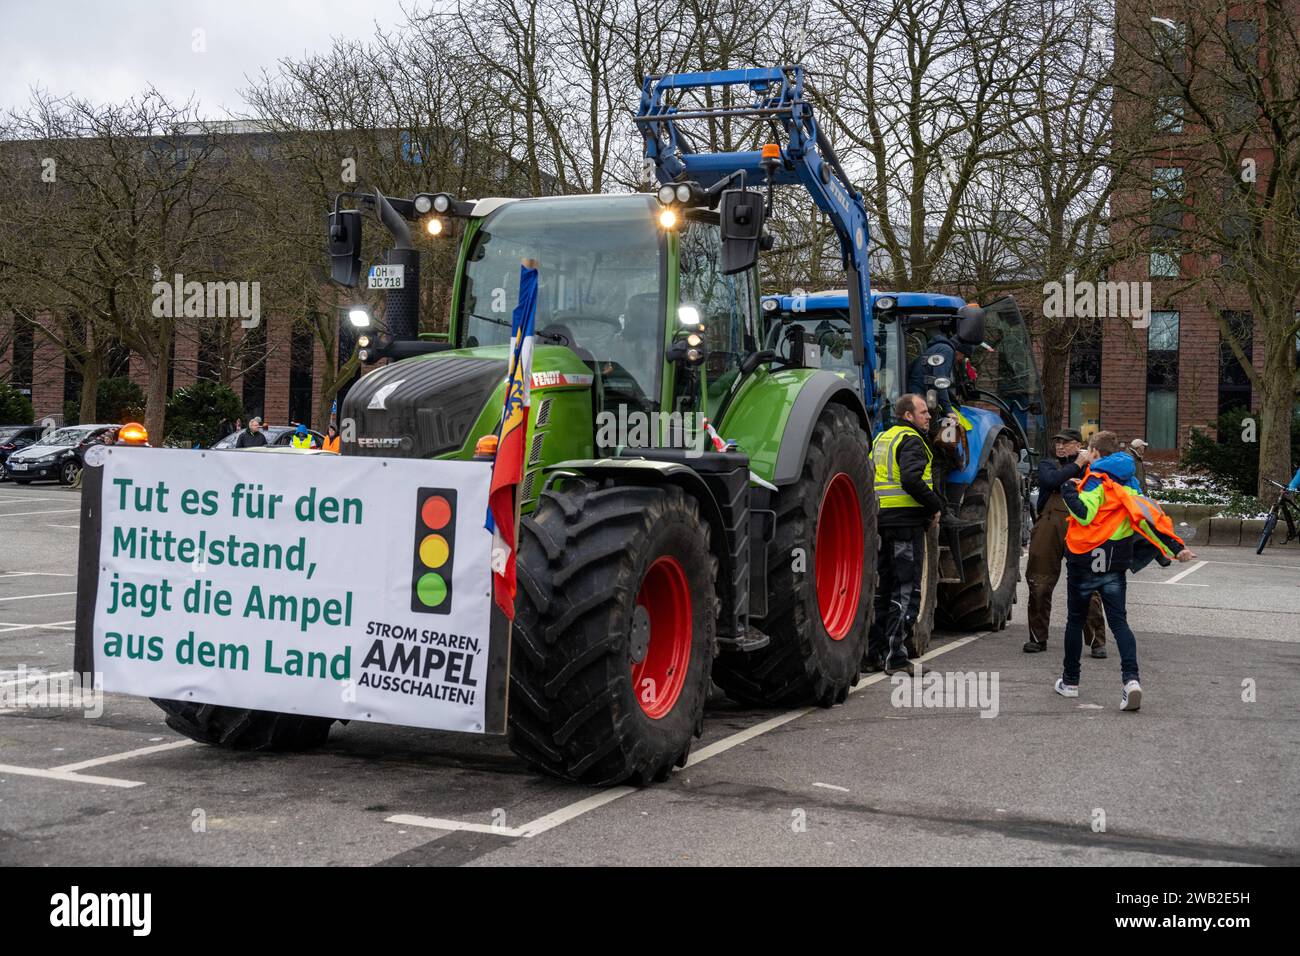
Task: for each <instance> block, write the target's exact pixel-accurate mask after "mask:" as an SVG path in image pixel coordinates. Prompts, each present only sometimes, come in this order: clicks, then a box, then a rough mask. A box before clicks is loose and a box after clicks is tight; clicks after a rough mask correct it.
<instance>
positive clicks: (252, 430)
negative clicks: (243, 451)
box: [235, 416, 266, 448]
mask: <svg viewBox="0 0 1300 956" xmlns="http://www.w3.org/2000/svg"><path fill="white" fill-rule="evenodd" d="M235 447H236V448H265V447H266V435H265V433H264V432H263V431H262V419H261V418H260V417H258V416H254V417H253V418H250V419H249V420H248V428H247V429H245V430H244V433H243V434H242V435H240V436H239V438H237V439H236V440H235Z"/></svg>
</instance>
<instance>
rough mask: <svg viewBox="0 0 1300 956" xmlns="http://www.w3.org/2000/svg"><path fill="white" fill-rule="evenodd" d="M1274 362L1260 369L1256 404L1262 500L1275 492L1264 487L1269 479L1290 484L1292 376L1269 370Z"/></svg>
mask: <svg viewBox="0 0 1300 956" xmlns="http://www.w3.org/2000/svg"><path fill="white" fill-rule="evenodd" d="M1271 358H1272V356H1270V359H1271ZM1275 361H1276V360H1273V361H1270V363H1269V365H1268V366H1266V367H1265V369H1264V382H1263V384H1264V388H1263V389H1261V391H1260V402H1259V490H1258V492H1257V494H1258V495H1259V497H1260V498H1263V499H1265V500H1272V498H1273V496H1274V495H1275V494H1276V493H1277V489H1276V488H1275V487H1273V486H1272V485H1270V484H1269V483H1268V482H1269V479H1270V478H1271V479H1272V480H1273V481H1276V482H1277V483H1278V484H1282V485H1285V484H1286V483H1287V482H1288V481H1290V480H1291V417H1292V415H1294V414H1295V411H1294V401H1295V398H1294V393H1293V391H1292V389H1291V387H1290V385H1291V379H1292V377H1293V373H1292V372H1291V370H1290V369H1289V368H1287V367H1285V364H1284V367H1283V368H1282V369H1280V370H1279V369H1275V368H1272V367H1271V366H1272V365H1273V364H1274V362H1275ZM1279 385H1285V386H1286V387H1278V386H1279Z"/></svg>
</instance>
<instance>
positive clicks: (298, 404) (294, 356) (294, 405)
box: [289, 322, 316, 424]
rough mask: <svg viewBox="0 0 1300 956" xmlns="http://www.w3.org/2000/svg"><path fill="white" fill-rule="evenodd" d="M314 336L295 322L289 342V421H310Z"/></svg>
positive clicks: (304, 326) (307, 422)
mask: <svg viewBox="0 0 1300 956" xmlns="http://www.w3.org/2000/svg"><path fill="white" fill-rule="evenodd" d="M315 342H316V337H315V336H314V335H312V334H311V329H309V328H307V326H306V324H305V323H301V322H300V323H296V324H295V325H294V328H293V338H292V339H290V343H289V421H290V422H291V423H292V422H303V423H304V424H310V423H311V379H312V375H311V372H312V368H311V367H312V359H313V358H314V354H313V353H314V349H313V345H314V344H315Z"/></svg>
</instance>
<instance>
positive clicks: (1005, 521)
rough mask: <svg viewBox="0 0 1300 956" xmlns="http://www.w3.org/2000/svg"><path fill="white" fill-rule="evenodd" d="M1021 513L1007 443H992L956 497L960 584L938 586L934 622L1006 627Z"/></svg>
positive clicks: (1015, 573) (1017, 567) (966, 627)
mask: <svg viewBox="0 0 1300 956" xmlns="http://www.w3.org/2000/svg"><path fill="white" fill-rule="evenodd" d="M1023 514H1024V509H1023V507H1022V506H1021V498H1020V474H1019V472H1018V471H1017V470H1016V456H1015V453H1014V452H1013V451H1012V449H1011V444H1010V443H1009V442H1007V441H1005V440H999V441H997V442H996V443H995V444H994V446H993V449H992V451H991V452H990V453H989V460H988V463H987V464H986V465H985V466H984V468H982V469H980V472H979V474H978V475H976V476H975V480H974V481H973V482H971V486H970V489H969V490H968V491H967V492H966V496H965V497H964V498H963V499H962V505H961V512H960V515H959V517H960V518H961V519H962V521H963V522H965V523H966V524H967V525H968V526H967V527H966V528H964V529H963V530H962V531H961V556H962V566H963V571H964V576H965V581H964V582H962V583H953V584H946V585H944V586H943V587H942V588H940V594H939V617H940V620H941V621H942V622H943V623H944V624H947V625H948V626H950V627H953V628H955V629H957V630H965V631H974V630H981V629H988V630H994V631H1000V630H1002V629H1003V628H1005V627H1006V626H1007V619H1008V618H1009V617H1010V616H1011V605H1012V604H1013V603H1014V602H1015V599H1016V582H1018V581H1019V580H1020V553H1021V550H1022V547H1023V546H1022V545H1021V542H1020V524H1021V516H1022V515H1023Z"/></svg>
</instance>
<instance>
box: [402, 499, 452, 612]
mask: <svg viewBox="0 0 1300 956" xmlns="http://www.w3.org/2000/svg"><path fill="white" fill-rule="evenodd" d="M455 550H456V491H455V489H452V488H421V489H420V490H419V491H418V492H416V497H415V557H414V564H413V567H412V570H411V610H412V611H414V612H416V613H417V614H448V613H450V612H451V566H452V563H453V562H454V561H455V557H456V555H455Z"/></svg>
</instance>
